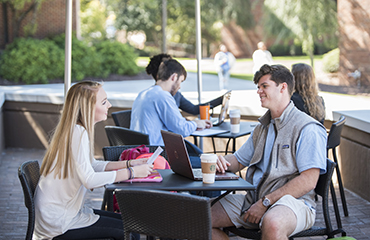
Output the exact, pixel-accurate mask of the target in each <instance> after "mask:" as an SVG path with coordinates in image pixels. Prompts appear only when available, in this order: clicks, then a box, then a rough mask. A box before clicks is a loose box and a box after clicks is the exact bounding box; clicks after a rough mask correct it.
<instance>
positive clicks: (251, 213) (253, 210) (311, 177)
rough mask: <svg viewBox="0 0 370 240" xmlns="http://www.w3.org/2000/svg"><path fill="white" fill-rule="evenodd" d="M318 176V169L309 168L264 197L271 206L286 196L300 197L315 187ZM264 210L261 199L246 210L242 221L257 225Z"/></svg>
mask: <svg viewBox="0 0 370 240" xmlns="http://www.w3.org/2000/svg"><path fill="white" fill-rule="evenodd" d="M319 175H320V169H318V168H311V169H308V170H306V171H303V172H301V173H300V175H298V176H297V177H295V178H293V179H292V180H290V181H289V182H287V183H286V184H285V185H284V186H282V187H281V188H278V189H276V190H275V191H273V192H271V193H269V194H267V195H266V197H267V198H268V199H270V201H271V204H274V203H275V202H276V201H278V200H279V199H280V198H281V197H283V196H284V195H287V194H289V195H292V196H293V197H295V198H299V197H302V196H303V195H305V194H306V193H308V192H309V191H311V190H313V189H314V188H315V187H316V184H317V181H318V179H319ZM266 210H267V208H266V207H265V206H263V204H262V199H259V200H258V201H257V202H256V203H254V204H253V205H252V206H251V207H250V208H249V209H248V211H247V212H246V214H245V216H244V221H247V219H248V222H251V223H256V224H258V223H259V222H260V220H261V218H262V216H263V214H264V213H265V212H266Z"/></svg>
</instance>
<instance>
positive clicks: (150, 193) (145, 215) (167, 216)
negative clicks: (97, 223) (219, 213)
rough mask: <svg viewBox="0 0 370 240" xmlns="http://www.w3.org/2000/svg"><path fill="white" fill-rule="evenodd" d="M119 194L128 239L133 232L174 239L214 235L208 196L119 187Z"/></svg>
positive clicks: (127, 239) (204, 239) (210, 236)
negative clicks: (120, 188) (122, 188)
mask: <svg viewBox="0 0 370 240" xmlns="http://www.w3.org/2000/svg"><path fill="white" fill-rule="evenodd" d="M115 194H116V197H117V201H118V204H119V207H120V210H121V215H122V220H123V222H124V226H123V228H124V231H125V240H129V234H130V233H131V232H136V233H140V234H144V235H147V236H156V237H161V238H171V239H193V240H197V239H198V240H206V239H212V226H211V204H210V200H209V199H208V198H204V197H199V196H194V195H187V194H179V193H172V192H166V191H154V190H135V189H130V190H129V189H124V190H117V191H116V192H115Z"/></svg>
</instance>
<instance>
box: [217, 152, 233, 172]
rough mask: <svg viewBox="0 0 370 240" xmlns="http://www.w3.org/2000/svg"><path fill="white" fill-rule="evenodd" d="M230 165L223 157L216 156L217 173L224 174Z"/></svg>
mask: <svg viewBox="0 0 370 240" xmlns="http://www.w3.org/2000/svg"><path fill="white" fill-rule="evenodd" d="M230 165H231V163H229V162H228V161H227V160H226V159H225V158H224V157H223V156H218V158H217V165H216V170H217V172H221V173H225V172H226V171H227V169H228V167H229V166H230Z"/></svg>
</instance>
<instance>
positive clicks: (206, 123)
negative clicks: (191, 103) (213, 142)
mask: <svg viewBox="0 0 370 240" xmlns="http://www.w3.org/2000/svg"><path fill="white" fill-rule="evenodd" d="M194 122H195V123H196V124H197V130H203V129H205V128H211V127H212V122H211V121H210V120H194Z"/></svg>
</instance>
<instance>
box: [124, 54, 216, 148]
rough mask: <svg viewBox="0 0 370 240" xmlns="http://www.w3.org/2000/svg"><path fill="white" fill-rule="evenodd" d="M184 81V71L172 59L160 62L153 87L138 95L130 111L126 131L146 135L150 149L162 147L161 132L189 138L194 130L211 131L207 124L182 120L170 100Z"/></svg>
mask: <svg viewBox="0 0 370 240" xmlns="http://www.w3.org/2000/svg"><path fill="white" fill-rule="evenodd" d="M185 79H186V71H185V69H184V67H183V66H182V65H181V64H180V63H179V62H178V61H177V60H175V59H168V60H165V61H163V62H162V63H161V64H160V66H159V69H158V74H157V79H156V84H155V85H154V86H152V87H150V88H148V89H146V90H144V91H142V92H140V93H139V95H138V96H137V98H136V99H135V101H134V104H133V106H132V110H131V125H130V129H131V130H135V131H139V132H142V133H146V134H148V135H149V143H150V144H151V145H164V143H163V139H162V135H161V130H166V131H171V132H174V133H177V134H181V135H182V136H184V137H187V136H189V135H190V134H191V133H193V132H194V131H195V130H197V129H204V128H210V127H212V123H211V121H209V120H194V121H188V120H186V119H185V118H184V117H183V116H182V115H181V113H180V111H179V109H178V107H177V105H176V101H175V99H174V98H173V96H174V95H175V94H176V93H177V91H178V90H179V89H180V87H181V83H182V82H183V81H184V80H185Z"/></svg>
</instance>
